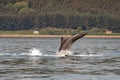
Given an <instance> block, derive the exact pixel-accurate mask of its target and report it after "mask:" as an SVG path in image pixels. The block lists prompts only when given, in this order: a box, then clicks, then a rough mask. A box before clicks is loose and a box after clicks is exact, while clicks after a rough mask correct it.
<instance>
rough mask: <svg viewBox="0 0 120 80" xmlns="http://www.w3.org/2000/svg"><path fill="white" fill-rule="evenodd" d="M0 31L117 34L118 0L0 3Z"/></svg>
mask: <svg viewBox="0 0 120 80" xmlns="http://www.w3.org/2000/svg"><path fill="white" fill-rule="evenodd" d="M0 30H1V31H16V30H28V31H30V30H38V31H40V33H41V34H71V33H72V34H74V33H77V32H80V31H90V32H91V33H92V32H95V33H96V34H101V33H102V32H105V31H106V30H112V31H113V32H115V33H120V0H0ZM53 31H54V32H53ZM1 33H2V32H1Z"/></svg>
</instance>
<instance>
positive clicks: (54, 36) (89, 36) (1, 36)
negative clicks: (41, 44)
mask: <svg viewBox="0 0 120 80" xmlns="http://www.w3.org/2000/svg"><path fill="white" fill-rule="evenodd" d="M70 36H71V35H22V34H1V35H0V38H60V37H70ZM85 38H120V36H119V35H118V36H107V35H86V36H85Z"/></svg>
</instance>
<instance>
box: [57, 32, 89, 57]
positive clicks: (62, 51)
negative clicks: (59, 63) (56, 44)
mask: <svg viewBox="0 0 120 80" xmlns="http://www.w3.org/2000/svg"><path fill="white" fill-rule="evenodd" d="M86 34H87V32H86V33H81V34H76V35H73V36H71V37H68V38H65V37H61V44H60V48H59V51H58V53H57V54H58V55H64V56H65V55H68V54H72V53H70V51H69V49H70V48H71V46H72V44H73V43H74V42H75V41H77V40H78V39H79V38H82V37H84V36H85V35H86Z"/></svg>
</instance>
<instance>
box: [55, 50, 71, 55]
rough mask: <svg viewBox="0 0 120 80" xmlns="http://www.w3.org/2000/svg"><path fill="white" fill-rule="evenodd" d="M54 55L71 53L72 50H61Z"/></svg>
mask: <svg viewBox="0 0 120 80" xmlns="http://www.w3.org/2000/svg"><path fill="white" fill-rule="evenodd" d="M56 55H57V56H66V55H73V52H71V51H69V50H61V51H60V52H57V53H56Z"/></svg>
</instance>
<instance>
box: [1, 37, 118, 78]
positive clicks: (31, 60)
mask: <svg viewBox="0 0 120 80" xmlns="http://www.w3.org/2000/svg"><path fill="white" fill-rule="evenodd" d="M59 44H60V39H59V38H0V80H120V39H87V38H83V39H80V40H78V41H77V42H76V43H75V44H74V45H73V46H72V49H71V51H72V52H75V53H76V54H75V55H77V56H67V57H55V56H39V55H38V56H37V55H35V56H34V54H35V53H36V51H33V52H34V54H33V55H29V54H30V50H31V49H32V48H35V49H36V50H37V51H38V50H39V51H38V52H39V53H42V54H44V55H55V53H56V52H57V50H58V48H59ZM38 52H37V54H38Z"/></svg>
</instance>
